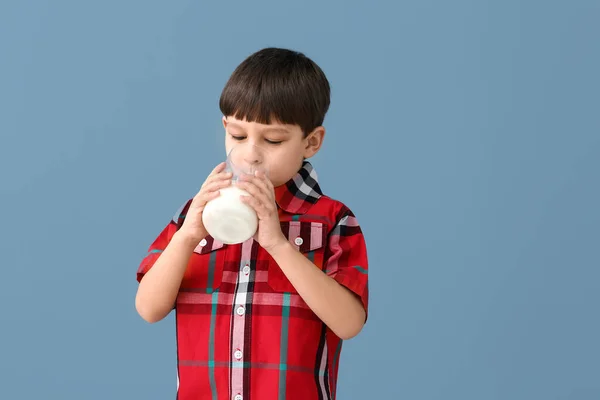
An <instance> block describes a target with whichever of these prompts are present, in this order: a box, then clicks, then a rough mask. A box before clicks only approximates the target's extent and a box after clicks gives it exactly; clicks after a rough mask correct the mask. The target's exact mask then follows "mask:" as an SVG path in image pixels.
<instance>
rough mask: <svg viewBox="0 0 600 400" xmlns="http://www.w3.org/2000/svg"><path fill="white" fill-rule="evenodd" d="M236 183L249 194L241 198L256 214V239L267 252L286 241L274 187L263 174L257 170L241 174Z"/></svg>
mask: <svg viewBox="0 0 600 400" xmlns="http://www.w3.org/2000/svg"><path fill="white" fill-rule="evenodd" d="M236 185H237V186H238V187H239V188H240V189H243V190H245V191H246V192H248V193H249V194H250V196H241V199H242V201H243V202H244V203H246V204H248V205H249V206H250V207H252V208H253V209H254V211H256V215H257V216H258V232H257V233H256V241H257V242H258V243H259V244H260V245H261V246H262V247H263V248H264V249H265V250H266V251H267V252H269V253H270V252H271V251H272V250H273V249H274V248H276V247H278V246H279V245H281V244H284V243H287V239H286V237H285V236H284V235H283V232H282V231H281V225H280V222H279V213H278V211H277V203H275V189H274V187H273V184H272V183H271V181H270V180H269V179H268V178H267V177H266V176H265V174H264V173H263V172H262V171H258V172H257V173H256V175H255V176H252V175H242V176H241V177H240V179H239V180H238V181H237V182H236Z"/></svg>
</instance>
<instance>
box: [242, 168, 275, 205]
mask: <svg viewBox="0 0 600 400" xmlns="http://www.w3.org/2000/svg"><path fill="white" fill-rule="evenodd" d="M261 173H262V172H261ZM242 181H243V182H251V183H252V184H254V185H256V186H257V187H258V188H259V189H260V190H261V191H262V192H263V193H264V194H265V195H266V196H267V197H268V198H269V199H272V200H273V199H274V198H275V192H274V189H273V186H272V185H270V183H271V181H269V180H268V179H266V177H265V175H264V173H263V176H262V177H260V176H252V175H244V177H243V179H242Z"/></svg>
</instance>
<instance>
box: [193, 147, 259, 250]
mask: <svg viewBox="0 0 600 400" xmlns="http://www.w3.org/2000/svg"><path fill="white" fill-rule="evenodd" d="M265 160H266V151H265V150H264V149H262V148H260V147H257V146H254V145H251V144H247V143H240V144H238V145H236V146H235V147H234V148H233V149H231V151H230V152H229V154H228V155H227V161H226V167H225V170H226V171H228V172H231V173H232V175H233V176H232V184H231V185H230V186H228V187H226V188H223V189H221V190H220V195H219V196H218V197H216V198H215V199H213V200H211V201H209V202H208V203H207V204H206V206H205V207H204V211H203V212H202V222H203V224H204V227H205V228H206V231H207V232H208V234H209V235H211V236H212V237H213V238H214V239H216V240H218V241H220V242H222V243H225V244H238V243H243V242H245V241H246V240H248V239H250V238H251V237H253V236H254V234H255V233H256V230H257V229H258V217H257V216H256V212H255V211H254V209H253V208H252V207H251V206H249V205H247V204H246V203H244V202H242V200H241V199H240V196H249V194H248V192H246V191H245V190H242V189H240V188H239V187H238V186H236V185H235V182H236V181H237V180H238V179H239V178H240V177H241V176H242V175H244V174H248V175H254V174H255V173H256V172H258V171H262V172H264V173H265V174H268V170H267V168H266V165H265Z"/></svg>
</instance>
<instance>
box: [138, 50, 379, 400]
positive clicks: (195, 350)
mask: <svg viewBox="0 0 600 400" xmlns="http://www.w3.org/2000/svg"><path fill="white" fill-rule="evenodd" d="M329 98H330V88H329V82H328V81H327V78H326V77H325V75H324V73H323V71H322V70H321V69H320V68H319V67H318V66H317V65H316V64H315V63H314V62H313V61H312V60H310V59H309V58H307V57H306V56H304V55H303V54H301V53H297V52H294V51H290V50H286V49H277V48H267V49H263V50H261V51H258V52H257V53H255V54H253V55H251V56H250V57H248V58H247V59H246V60H245V61H244V62H242V64H240V65H239V66H238V67H237V68H236V70H235V71H234V72H233V74H232V75H231V77H230V79H229V81H228V82H227V84H226V86H225V88H224V90H223V92H222V95H221V99H220V108H221V111H222V113H223V115H224V117H223V126H224V128H225V148H226V151H227V152H229V151H230V150H231V149H232V148H233V147H234V146H236V145H238V144H240V143H248V144H252V145H255V146H260V147H262V148H264V149H265V150H266V152H267V154H268V155H267V157H266V160H265V161H264V164H266V165H264V167H266V169H267V170H268V171H269V177H268V179H267V178H266V177H265V175H264V174H261V173H259V174H257V175H256V176H246V177H245V179H243V180H241V181H237V182H235V184H236V185H239V186H240V187H241V188H242V189H244V190H246V191H247V192H248V193H249V196H244V197H242V200H243V201H244V202H246V203H247V204H248V205H250V206H251V207H252V208H253V209H254V210H255V211H256V213H257V215H258V220H259V224H258V231H257V234H256V235H255V236H254V238H251V239H249V240H247V241H246V242H244V243H241V244H238V245H224V244H223V243H220V242H219V241H217V240H215V239H213V238H212V237H211V236H210V235H209V234H208V233H207V232H206V230H205V229H204V226H203V225H202V210H203V209H204V206H205V205H206V203H207V202H208V201H209V200H211V199H214V198H215V197H217V196H218V195H219V189H221V188H224V187H226V186H228V185H230V184H231V181H230V178H231V175H230V174H228V173H226V172H225V168H224V167H225V165H224V163H222V164H220V165H218V166H217V167H216V168H215V169H214V170H213V171H212V173H211V174H210V175H209V176H208V178H207V179H206V181H205V182H204V184H203V185H202V188H201V189H200V191H199V192H198V194H197V195H196V196H195V197H194V198H193V199H191V200H188V201H187V202H186V203H185V204H184V205H183V206H182V207H181V208H180V210H179V211H178V212H177V213H176V214H175V216H174V217H173V219H172V220H171V221H170V222H169V223H168V224H167V226H166V227H165V228H164V230H163V231H162V232H161V233H160V235H159V236H158V237H157V238H156V239H155V241H154V242H153V243H152V245H151V246H150V249H149V252H148V255H147V256H146V257H145V258H144V259H143V261H142V262H141V265H140V266H139V269H138V272H137V279H138V281H139V282H140V284H139V288H138V292H137V296H136V308H137V311H138V312H139V314H140V315H141V316H142V318H144V319H145V320H146V321H148V322H151V323H152V322H157V321H160V320H161V319H163V318H164V317H165V316H166V315H167V314H168V313H169V312H170V311H171V310H172V309H175V313H176V329H177V369H178V376H177V377H178V379H177V388H178V390H177V398H178V399H179V400H191V399H213V400H217V399H219V400H220V399H227V400H271V399H278V400H281V399H289V400H296V399H297V400H313V399H315V400H317V399H319V400H322V399H334V398H335V391H336V383H337V372H338V365H339V364H338V361H339V358H340V350H341V347H342V341H343V340H346V339H350V338H352V337H354V336H356V335H357V334H358V333H359V332H360V331H361V329H362V327H363V325H364V324H365V322H366V319H367V307H368V285H367V281H368V279H367V268H368V266H367V251H366V245H365V240H364V237H363V235H362V232H361V229H360V227H359V225H358V223H357V221H356V218H355V217H354V215H353V213H352V212H351V211H350V210H349V209H348V208H347V207H346V206H345V205H344V204H342V203H341V202H339V201H336V200H333V199H332V198H330V197H328V196H326V195H324V194H323V193H322V192H321V188H320V187H319V184H318V181H317V174H316V172H315V170H314V169H313V167H312V166H311V164H310V163H309V162H308V161H306V159H308V158H310V157H312V156H314V155H315V154H316V153H317V152H318V151H319V149H320V148H321V145H322V143H323V138H324V135H325V129H324V128H323V126H322V125H323V120H324V118H325V114H326V112H327V110H328V108H329Z"/></svg>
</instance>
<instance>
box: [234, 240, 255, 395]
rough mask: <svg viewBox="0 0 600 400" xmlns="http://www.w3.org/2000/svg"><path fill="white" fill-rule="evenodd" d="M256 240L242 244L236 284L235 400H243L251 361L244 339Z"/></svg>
mask: <svg viewBox="0 0 600 400" xmlns="http://www.w3.org/2000/svg"><path fill="white" fill-rule="evenodd" d="M253 243H254V240H253V239H248V240H247V241H245V242H244V243H242V251H241V260H240V264H239V273H238V277H237V283H236V293H235V296H234V303H233V315H232V323H231V337H232V340H231V345H232V348H231V351H232V354H231V364H232V371H231V393H232V394H233V400H243V393H244V372H245V368H244V366H245V365H249V361H250V360H245V358H244V355H245V350H246V349H245V348H244V341H245V340H244V339H245V335H246V308H245V307H246V303H247V300H248V295H249V293H248V287H249V285H248V283H249V282H250V277H251V270H252V268H251V261H252V260H251V257H252V246H253Z"/></svg>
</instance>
